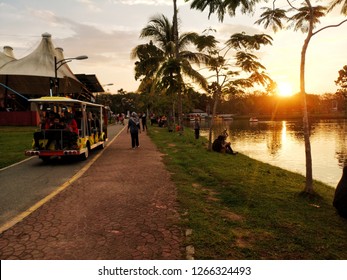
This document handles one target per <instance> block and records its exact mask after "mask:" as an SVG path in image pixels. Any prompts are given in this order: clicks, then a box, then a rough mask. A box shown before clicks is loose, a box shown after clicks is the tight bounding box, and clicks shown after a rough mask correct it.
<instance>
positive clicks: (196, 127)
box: [194, 117, 200, 139]
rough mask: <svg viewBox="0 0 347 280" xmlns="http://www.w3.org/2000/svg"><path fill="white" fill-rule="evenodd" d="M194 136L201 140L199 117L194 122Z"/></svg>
mask: <svg viewBox="0 0 347 280" xmlns="http://www.w3.org/2000/svg"><path fill="white" fill-rule="evenodd" d="M194 134H195V139H199V136H200V124H199V119H198V118H197V117H196V118H195V120H194Z"/></svg>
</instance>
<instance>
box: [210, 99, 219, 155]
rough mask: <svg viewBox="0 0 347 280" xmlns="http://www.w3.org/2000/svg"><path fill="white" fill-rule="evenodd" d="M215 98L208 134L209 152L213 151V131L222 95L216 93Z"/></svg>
mask: <svg viewBox="0 0 347 280" xmlns="http://www.w3.org/2000/svg"><path fill="white" fill-rule="evenodd" d="M214 95H215V98H213V100H214V103H213V109H212V118H211V123H210V130H209V134H208V150H209V151H212V131H213V127H214V119H215V117H216V111H217V105H218V99H219V96H220V93H217V94H216V93H215V94H214Z"/></svg>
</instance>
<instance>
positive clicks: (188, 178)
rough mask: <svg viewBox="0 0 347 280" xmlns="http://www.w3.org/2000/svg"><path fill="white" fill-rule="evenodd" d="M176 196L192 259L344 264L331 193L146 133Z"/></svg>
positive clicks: (201, 146)
mask: <svg viewBox="0 0 347 280" xmlns="http://www.w3.org/2000/svg"><path fill="white" fill-rule="evenodd" d="M149 134H150V137H151V138H152V139H153V141H154V142H155V143H156V145H157V146H158V148H159V149H160V151H161V152H162V153H163V154H164V155H165V156H164V162H165V164H166V165H167V168H168V170H169V171H170V172H172V174H173V175H172V180H173V181H174V182H175V183H176V185H177V189H178V200H179V205H180V211H181V217H182V219H181V222H182V227H183V228H184V229H192V230H193V231H192V232H193V233H192V235H191V237H190V239H189V240H187V245H188V244H191V245H193V246H194V247H195V258H196V259H334V260H335V259H336V260H337V259H344V260H345V259H347V242H346V240H347V220H345V219H342V218H340V217H339V216H338V215H337V214H336V212H335V209H334V208H333V206H332V200H333V195H334V189H332V188H331V187H329V186H326V185H324V184H323V183H320V182H315V184H314V188H315V191H316V192H317V195H316V196H315V197H312V196H311V197H308V196H305V195H303V194H302V190H303V189H304V185H305V178H304V177H303V176H301V175H298V174H296V173H292V172H289V171H285V170H283V169H280V168H277V167H274V166H271V165H268V164H265V163H262V162H259V161H256V160H253V159H250V158H249V157H246V156H244V155H242V154H238V155H236V156H232V155H225V154H218V153H215V152H210V151H208V150H207V148H206V147H207V141H206V139H204V138H201V139H199V140H195V139H194V136H193V132H192V131H191V130H188V129H187V130H185V132H184V135H183V136H180V135H179V134H177V133H173V132H171V133H170V132H168V131H167V129H163V128H157V127H151V129H150V130H149Z"/></svg>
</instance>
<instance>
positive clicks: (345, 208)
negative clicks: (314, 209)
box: [333, 166, 347, 219]
mask: <svg viewBox="0 0 347 280" xmlns="http://www.w3.org/2000/svg"><path fill="white" fill-rule="evenodd" d="M333 205H334V207H335V208H336V210H337V212H338V213H339V215H340V216H341V217H344V218H346V219H347V166H345V167H344V168H343V172H342V177H341V179H340V182H339V183H338V184H337V187H336V190H335V196H334V202H333Z"/></svg>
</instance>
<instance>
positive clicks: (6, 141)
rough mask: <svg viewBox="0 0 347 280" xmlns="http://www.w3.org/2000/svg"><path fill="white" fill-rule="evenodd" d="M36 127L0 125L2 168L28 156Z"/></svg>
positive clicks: (0, 158) (0, 166)
mask: <svg viewBox="0 0 347 280" xmlns="http://www.w3.org/2000/svg"><path fill="white" fill-rule="evenodd" d="M35 130H36V127H28V126H0V169H1V168H3V167H6V166H9V165H11V164H13V163H16V162H18V161H21V160H23V159H25V158H27V157H26V156H25V155H24V151H25V150H26V149H30V148H31V143H32V139H33V133H34V131H35Z"/></svg>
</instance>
